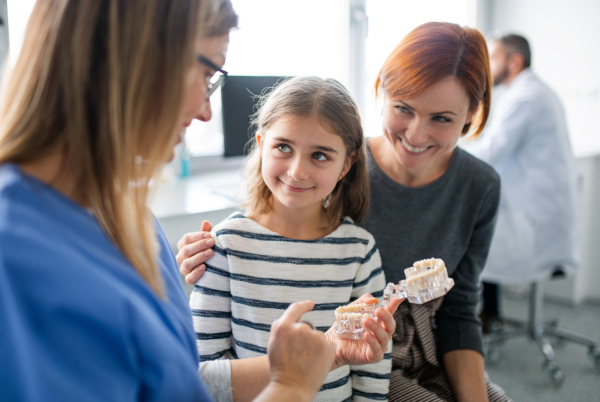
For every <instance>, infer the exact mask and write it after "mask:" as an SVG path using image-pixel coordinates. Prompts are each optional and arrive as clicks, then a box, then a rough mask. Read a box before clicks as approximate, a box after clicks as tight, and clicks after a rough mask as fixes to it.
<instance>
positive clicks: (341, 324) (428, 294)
mask: <svg viewBox="0 0 600 402" xmlns="http://www.w3.org/2000/svg"><path fill="white" fill-rule="evenodd" d="M404 274H405V276H406V279H403V280H401V281H400V283H398V284H394V283H391V282H390V283H388V284H387V286H386V287H385V289H384V290H383V300H382V302H381V304H382V305H384V306H387V305H388V304H389V303H390V301H391V300H392V299H393V298H395V299H407V300H408V301H409V302H410V303H413V304H423V303H427V302H428V301H431V300H433V299H437V298H438V297H441V296H444V295H445V294H446V293H448V291H449V290H450V289H451V288H452V287H453V286H454V280H453V279H452V278H449V277H448V270H447V269H446V264H444V261H443V260H442V259H440V258H429V259H425V260H420V261H417V262H415V263H414V264H413V266H412V267H410V268H406V269H405V270H404ZM376 307H377V306H376V305H373V304H365V303H357V304H349V305H347V306H341V307H338V308H337V309H336V310H335V320H336V321H335V325H334V331H335V332H336V333H337V334H338V335H340V336H343V337H345V338H350V339H362V338H363V333H364V328H363V324H362V319H363V317H364V315H365V314H366V315H368V316H370V317H371V318H372V319H374V320H377V318H376V317H375V308H376Z"/></svg>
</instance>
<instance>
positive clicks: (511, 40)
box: [495, 34, 531, 68]
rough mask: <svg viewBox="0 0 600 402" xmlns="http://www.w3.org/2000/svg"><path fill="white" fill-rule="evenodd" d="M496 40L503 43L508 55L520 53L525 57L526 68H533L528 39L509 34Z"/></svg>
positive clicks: (524, 65) (524, 64)
mask: <svg viewBox="0 0 600 402" xmlns="http://www.w3.org/2000/svg"><path fill="white" fill-rule="evenodd" d="M495 40H497V41H499V42H500V43H502V46H504V49H506V52H507V53H508V54H512V53H518V54H520V55H521V56H523V67H524V68H527V67H531V49H530V48H529V42H528V41H527V39H525V38H524V37H522V36H520V35H515V34H508V35H502V36H499V37H497V38H495Z"/></svg>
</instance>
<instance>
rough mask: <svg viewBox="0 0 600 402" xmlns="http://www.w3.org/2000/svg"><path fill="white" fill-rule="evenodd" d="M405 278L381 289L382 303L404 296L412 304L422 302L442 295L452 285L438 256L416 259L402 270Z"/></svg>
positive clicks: (452, 282)
mask: <svg viewBox="0 0 600 402" xmlns="http://www.w3.org/2000/svg"><path fill="white" fill-rule="evenodd" d="M404 274H405V276H406V279H404V280H402V281H400V283H398V284H394V283H388V285H387V286H386V288H385V289H384V291H383V303H384V304H389V302H390V300H391V299H392V298H394V297H395V298H406V299H407V300H408V301H409V302H411V303H414V304H423V303H427V302H428V301H431V300H433V299H437V298H438V297H441V296H444V295H445V294H446V293H448V291H449V290H450V289H451V288H452V287H453V286H454V280H453V279H452V278H449V277H448V270H447V269H446V264H445V263H444V261H443V260H442V259H440V258H429V259H425V260H420V261H417V262H415V263H414V264H413V266H412V267H410V268H406V269H405V270H404Z"/></svg>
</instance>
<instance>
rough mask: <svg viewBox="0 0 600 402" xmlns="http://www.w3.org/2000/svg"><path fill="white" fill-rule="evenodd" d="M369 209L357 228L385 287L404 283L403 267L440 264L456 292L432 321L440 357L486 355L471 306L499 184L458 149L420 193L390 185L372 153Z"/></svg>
mask: <svg viewBox="0 0 600 402" xmlns="http://www.w3.org/2000/svg"><path fill="white" fill-rule="evenodd" d="M368 164H369V176H370V180H371V206H370V208H369V212H368V213H367V215H366V217H365V219H364V220H363V221H362V222H360V226H362V227H364V228H365V229H367V230H368V231H369V232H371V234H373V236H374V237H375V241H376V243H377V247H378V248H379V251H380V254H381V259H382V264H383V270H384V272H385V276H386V280H387V281H388V282H398V281H400V280H401V279H404V268H407V267H410V266H411V265H412V264H413V262H415V261H418V260H421V259H424V258H430V257H435V258H441V259H443V260H444V262H445V263H446V267H447V269H448V274H449V275H450V276H451V277H452V278H453V279H454V281H455V286H454V288H453V289H452V290H451V291H450V292H449V293H448V294H447V295H446V296H445V297H444V301H443V303H442V305H441V307H440V309H439V310H438V312H437V313H436V315H435V320H434V326H435V334H436V337H437V352H438V355H440V356H442V355H444V354H445V353H447V352H449V351H452V350H455V349H473V350H477V351H479V352H481V353H483V345H482V337H481V327H480V322H479V319H478V318H477V312H476V307H477V303H478V301H479V294H480V286H479V277H480V274H481V271H482V269H483V267H484V265H485V261H486V258H487V255H488V250H489V245H490V242H491V239H492V235H493V232H494V225H495V222H496V215H497V212H498V204H499V197H500V178H499V176H498V174H497V173H496V172H495V171H494V169H493V168H492V167H491V166H489V165H487V164H486V163H484V162H482V161H480V160H479V159H476V158H475V157H473V156H471V155H470V154H469V153H467V152H465V151H463V150H462V149H460V148H458V147H457V148H456V149H455V150H454V154H453V157H452V161H451V163H450V166H449V168H448V170H447V171H446V173H445V174H444V175H443V176H442V177H440V178H439V179H438V180H436V181H435V182H433V183H431V184H429V185H427V186H424V187H418V188H411V187H406V186H403V185H401V184H398V183H397V182H395V181H393V180H392V179H391V178H390V177H388V176H387V175H386V174H385V173H384V172H383V171H382V170H381V169H380V168H379V166H378V165H377V163H376V162H375V160H374V159H373V156H372V154H371V152H370V150H369V152H368Z"/></svg>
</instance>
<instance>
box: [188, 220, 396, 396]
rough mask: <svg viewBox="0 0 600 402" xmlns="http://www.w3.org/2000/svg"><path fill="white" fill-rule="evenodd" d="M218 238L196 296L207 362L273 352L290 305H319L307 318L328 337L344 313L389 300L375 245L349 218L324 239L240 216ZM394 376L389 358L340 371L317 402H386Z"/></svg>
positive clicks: (331, 375) (330, 377)
mask: <svg viewBox="0 0 600 402" xmlns="http://www.w3.org/2000/svg"><path fill="white" fill-rule="evenodd" d="M212 235H213V238H214V239H215V247H214V251H215V255H214V257H213V258H211V259H210V260H209V261H208V262H207V264H206V272H205V274H204V275H203V276H202V278H201V279H200V280H199V281H198V282H196V284H195V286H194V290H193V292H192V294H191V297H190V307H191V308H192V313H193V320H194V330H195V331H196V336H197V345H198V354H199V360H200V361H201V362H202V361H206V360H214V359H220V358H230V359H231V358H234V359H237V358H240V359H241V358H247V357H255V356H260V355H264V354H266V351H267V343H268V340H269V331H270V326H271V323H273V321H275V320H276V319H277V318H279V317H280V316H281V315H282V314H283V312H284V310H285V309H286V308H287V307H288V305H289V304H290V303H293V302H297V301H301V300H308V299H310V300H313V301H314V303H315V308H314V310H313V311H311V312H309V313H307V314H306V315H305V316H304V317H303V319H304V320H306V321H309V322H310V323H311V324H312V325H313V326H314V327H315V328H317V329H320V330H322V331H326V330H327V329H329V327H330V326H331V325H333V323H334V322H335V314H334V311H335V309H336V308H337V307H339V306H341V305H344V304H347V303H348V302H350V301H352V300H355V299H356V298H358V297H360V296H361V295H363V294H365V293H371V294H372V295H373V296H375V297H378V298H381V296H382V294H383V288H384V286H385V279H384V274H383V271H382V268H381V259H380V257H379V251H378V250H377V247H376V245H375V240H374V239H373V236H372V235H371V234H370V233H369V232H367V231H366V230H364V229H362V228H360V227H358V226H356V225H355V224H354V222H353V221H352V219H350V218H347V217H346V218H344V220H343V223H342V224H341V225H340V226H339V227H338V228H337V229H336V230H334V231H333V232H332V233H330V234H329V235H327V236H325V237H323V238H321V239H318V240H294V239H289V238H286V237H282V236H280V235H278V234H276V233H274V232H272V231H270V230H268V229H266V228H264V227H263V226H261V225H259V224H258V223H256V222H255V221H253V220H251V219H248V218H246V217H245V216H244V215H243V214H241V213H234V214H232V215H231V216H229V218H227V220H225V221H223V222H221V223H220V224H218V225H217V226H215V227H214V229H213V232H212ZM390 348H391V345H390ZM390 370H391V360H390V355H389V354H386V356H385V358H384V359H383V360H382V361H381V362H379V363H375V364H368V365H357V366H343V367H340V368H338V369H337V370H334V371H332V372H331V373H329V375H328V376H327V379H326V380H325V384H324V385H323V387H322V388H321V391H320V392H319V393H318V394H317V397H316V399H315V400H321V401H349V400H354V401H363V400H365V401H366V400H385V399H386V396H387V393H388V388H389V373H390Z"/></svg>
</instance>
